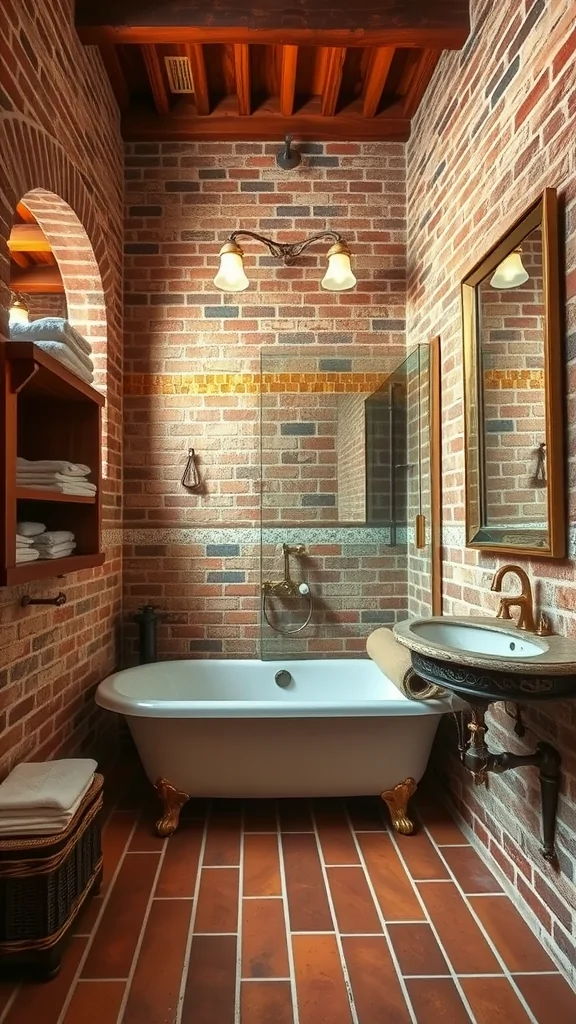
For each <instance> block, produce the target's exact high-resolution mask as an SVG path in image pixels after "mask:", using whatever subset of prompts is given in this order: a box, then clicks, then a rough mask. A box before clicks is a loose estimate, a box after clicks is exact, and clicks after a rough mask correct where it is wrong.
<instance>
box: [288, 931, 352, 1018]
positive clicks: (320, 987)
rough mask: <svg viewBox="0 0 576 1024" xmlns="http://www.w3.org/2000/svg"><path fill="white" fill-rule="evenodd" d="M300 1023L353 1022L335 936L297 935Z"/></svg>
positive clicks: (295, 939) (296, 959) (295, 961)
mask: <svg viewBox="0 0 576 1024" xmlns="http://www.w3.org/2000/svg"><path fill="white" fill-rule="evenodd" d="M292 948H293V951H294V972H295V975H296V991H297V995H298V1010H299V1016H300V1024H351V1021H352V1017H351V1014H350V1004H349V1002H348V996H347V993H346V985H345V983H344V974H343V972H342V964H341V961H340V956H339V953H338V947H337V945H336V938H335V936H333V935H293V936H292Z"/></svg>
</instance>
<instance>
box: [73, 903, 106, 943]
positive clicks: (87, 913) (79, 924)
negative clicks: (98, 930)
mask: <svg viewBox="0 0 576 1024" xmlns="http://www.w3.org/2000/svg"><path fill="white" fill-rule="evenodd" d="M103 902H104V897H103V896H93V897H92V899H89V900H88V901H87V902H86V903H85V904H84V906H83V908H82V910H81V911H80V913H79V914H78V917H77V918H76V920H75V922H74V928H73V932H72V934H73V935H91V934H92V929H93V928H94V925H95V923H96V920H97V917H98V914H99V913H100V911H101V910H102V903H103Z"/></svg>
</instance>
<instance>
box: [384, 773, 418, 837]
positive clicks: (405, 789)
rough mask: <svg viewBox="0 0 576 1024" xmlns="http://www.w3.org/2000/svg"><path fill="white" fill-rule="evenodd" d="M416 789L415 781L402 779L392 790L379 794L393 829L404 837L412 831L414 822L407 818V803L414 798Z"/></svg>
mask: <svg viewBox="0 0 576 1024" xmlns="http://www.w3.org/2000/svg"><path fill="white" fill-rule="evenodd" d="M416 788H417V787H416V780H415V779H404V782H399V783H398V785H397V786H394V788H393V789H385V790H384V792H383V793H381V794H380V797H381V799H382V800H383V801H384V803H385V804H386V806H387V807H388V810H389V811H390V817H391V818H392V824H393V826H394V828H395V829H396V831H397V832H401V833H402V835H404V836H409V835H411V833H412V832H413V831H414V822H413V821H412V820H411V819H410V818H409V817H408V801H409V799H410V797H412V796H414V793H415V792H416Z"/></svg>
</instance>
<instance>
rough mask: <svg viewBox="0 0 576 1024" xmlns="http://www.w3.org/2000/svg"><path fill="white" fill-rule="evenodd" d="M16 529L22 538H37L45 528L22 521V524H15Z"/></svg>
mask: <svg viewBox="0 0 576 1024" xmlns="http://www.w3.org/2000/svg"><path fill="white" fill-rule="evenodd" d="M16 529H17V530H18V533H19V534H21V536H22V537H38V536H39V534H41V533H44V530H45V529H46V527H45V526H44V523H29V522H26V521H25V520H24V521H23V522H22V523H16Z"/></svg>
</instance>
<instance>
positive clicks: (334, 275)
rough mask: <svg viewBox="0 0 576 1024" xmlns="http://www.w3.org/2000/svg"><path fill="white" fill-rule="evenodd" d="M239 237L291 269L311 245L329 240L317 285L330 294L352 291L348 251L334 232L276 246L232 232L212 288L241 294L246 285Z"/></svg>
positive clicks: (268, 240)
mask: <svg viewBox="0 0 576 1024" xmlns="http://www.w3.org/2000/svg"><path fill="white" fill-rule="evenodd" d="M239 236H244V237H247V238H253V239H254V240H255V241H257V242H262V244H263V245H265V246H266V248H267V249H268V251H269V252H270V253H271V254H272V256H274V257H275V259H278V260H281V261H282V262H283V263H284V266H286V267H289V266H292V264H293V263H294V262H295V261H296V259H297V258H298V257H299V256H300V255H301V254H302V253H303V252H304V251H305V250H306V249H307V248H308V246H310V245H312V244H313V243H314V242H318V241H321V240H322V239H330V241H331V242H332V243H333V244H332V246H331V247H330V249H329V250H328V253H327V259H328V267H327V269H326V273H325V275H324V277H323V278H322V281H321V286H322V288H324V289H325V290H326V291H330V292H343V291H348V290H349V289H350V288H354V286H355V284H356V278H355V276H354V274H353V272H352V267H351V264H350V249H349V248H348V246H347V245H346V243H345V242H344V240H343V239H342V238H341V237H340V235H338V234H336V232H335V231H322V232H321V233H320V234H317V235H311V236H310V237H309V238H304V239H302V241H300V242H276V241H274V239H272V238H266V236H265V235H258V234H256V232H255V231H242V230H239V231H233V232H232V234H231V235H230V237H229V238H228V239H226V241H225V242H224V245H223V246H222V248H221V249H220V253H219V256H220V266H219V268H218V273H217V274H216V277H215V278H214V285H215V286H216V288H219V289H220V290H221V291H223V292H243V291H245V289H246V288H247V287H248V285H249V283H250V282H249V280H248V278H247V276H246V272H245V270H244V262H243V257H244V252H243V250H242V249H241V248H240V246H239V245H238V242H237V241H236V239H237V238H238V237H239Z"/></svg>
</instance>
